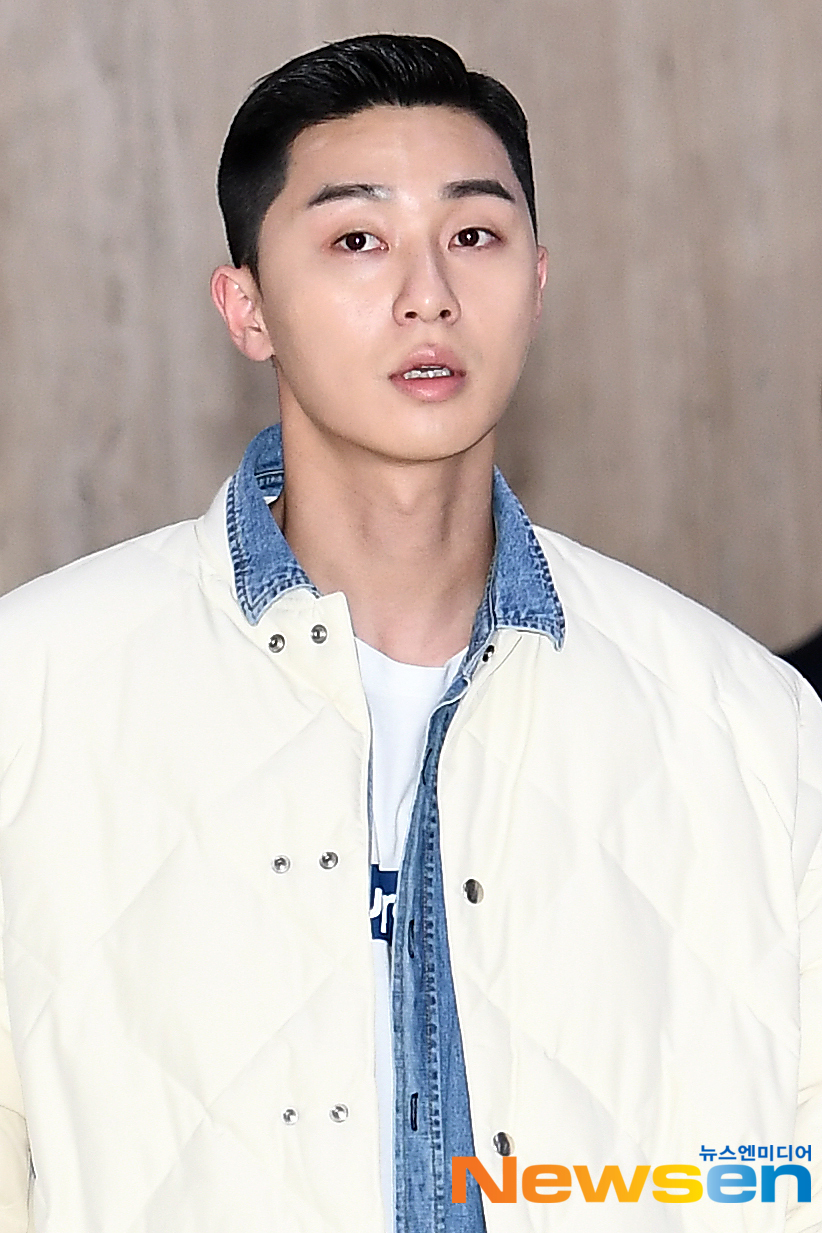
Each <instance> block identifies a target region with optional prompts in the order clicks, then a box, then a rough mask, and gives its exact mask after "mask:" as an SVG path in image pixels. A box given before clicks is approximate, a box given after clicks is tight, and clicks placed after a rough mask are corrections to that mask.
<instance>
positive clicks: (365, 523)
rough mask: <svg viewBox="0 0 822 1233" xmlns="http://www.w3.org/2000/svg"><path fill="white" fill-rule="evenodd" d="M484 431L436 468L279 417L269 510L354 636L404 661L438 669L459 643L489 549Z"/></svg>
mask: <svg viewBox="0 0 822 1233" xmlns="http://www.w3.org/2000/svg"><path fill="white" fill-rule="evenodd" d="M493 448H494V442H493V433H490V434H489V435H488V436H487V437H486V438H484V439H483V440H482V441H480V442H479V443H478V444H477V445H475V446H473V447H472V448H471V449H469V450H467V451H465V452H464V453H462V454H459V455H456V456H455V457H452V458H446V459H438V460H436V461H433V462H429V461H425V462H414V463H408V462H397V461H394V460H391V459H386V458H380V457H377V456H375V455H374V454H373V453H371V452H370V451H368V450H365V449H362V448H361V447H359V446H356V445H353V444H351V443H348V442H344V441H342V442H341V441H340V439H339V438H337V437H334V438H331V437H330V436H328V435H326V434H325V433H323V432H322V431H321V430H319V429H317V428H316V427H315V425H313V424H312V423H311V421H309V420H307V419H306V418H305V417H302V416H301V417H295V418H294V419H292V418H291V417H284V419H283V450H284V455H285V460H286V467H285V471H286V487H285V490H284V492H283V494H282V496H281V497H280V498H279V499H278V501H277V502H276V504H275V506H274V507H273V513H274V516H275V518H276V519H277V521H278V523H279V524H280V526H281V528H282V531H283V534H284V535H285V538H286V539H287V541H288V543H289V546H290V547H291V550H292V552H293V553H294V555H295V557H296V558H297V560H298V561H299V562H300V564H301V565H302V567H303V569H304V570H305V571H306V573H307V574H308V576H309V578H311V580H312V582H313V583H314V585H315V586H316V587H317V588H318V590H320V591H321V592H323V593H329V592H331V591H342V592H344V594H345V596H346V598H347V600H348V606H349V610H350V612H351V620H352V623H353V626H354V632H355V633H356V635H357V637H358V638H361V639H362V641H363V642H367V643H368V644H369V646H372V647H375V648H376V649H377V650H378V651H382V652H383V654H385V655H389V656H390V657H391V658H392V659H396V660H399V661H400V662H402V663H411V664H425V665H439V664H444V663H445V661H446V660H447V659H449V658H450V657H451V656H452V655H454V654H456V653H457V651H460V650H462V648H463V647H465V646H466V645H467V643H468V640H469V638H470V635H471V629H472V627H473V623H474V615H475V613H476V610H477V606H478V605H479V602H480V600H481V598H482V594H483V591H484V588H485V581H486V578H487V575H488V568H489V566H490V563H491V558H492V555H493V550H494V527H493V516H492V507H491V482H492V468H493Z"/></svg>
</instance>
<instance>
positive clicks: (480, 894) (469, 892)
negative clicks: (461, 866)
mask: <svg viewBox="0 0 822 1233" xmlns="http://www.w3.org/2000/svg"><path fill="white" fill-rule="evenodd" d="M462 893H463V894H464V895H465V898H466V899H467V900H468V902H469V903H482V901H483V898H484V897H485V891H484V890H483V889H482V883H481V882H478V881H477V879H476V878H469V879H468V881H467V882H466V883H465V884H464V885H463V888H462Z"/></svg>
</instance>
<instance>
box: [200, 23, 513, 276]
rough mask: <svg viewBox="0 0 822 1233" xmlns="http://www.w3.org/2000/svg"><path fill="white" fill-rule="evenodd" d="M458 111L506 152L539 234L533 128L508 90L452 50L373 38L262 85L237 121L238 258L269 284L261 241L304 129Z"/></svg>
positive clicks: (230, 193)
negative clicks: (376, 110)
mask: <svg viewBox="0 0 822 1233" xmlns="http://www.w3.org/2000/svg"><path fill="white" fill-rule="evenodd" d="M383 106H391V107H430V106H436V107H451V108H453V109H455V110H458V111H466V112H469V113H470V114H471V115H474V116H476V117H477V119H479V120H481V121H482V122H483V123H484V124H486V125H487V126H488V128H490V129H491V130H492V132H494V133H495V134H496V135H497V137H498V138H499V140H500V141H501V142H502V144H503V146H504V147H505V150H506V153H507V154H508V158H509V161H510V163H511V168H512V170H513V172H514V175H515V176H516V177H517V180H518V181H519V183H520V185H521V187H522V191H523V193H524V195H525V200H526V202H527V203H528V212H529V214H530V216H531V225H532V227H533V229H534V235H535V236H536V233H537V211H536V199H535V193H534V174H533V169H532V166H531V148H530V145H529V142H528V121H527V119H526V117H525V113H524V111H523V110H522V108H521V107H520V105H519V103H518V102H517V100H516V99H515V98H514V96H513V94H512V93H511V91H510V90H508V89H507V88H506V87H505V86H504V85H502V83H501V82H499V81H497V80H496V79H495V78H493V77H489V76H487V75H486V74H485V73H476V72H471V71H469V70H468V69H467V68H466V67H465V65H464V64H463V62H462V60H461V58H460V57H459V55H458V54H457V52H456V51H454V49H453V48H452V47H449V46H448V44H447V43H442V42H440V40H439V39H434V38H421V37H417V36H414V35H407V34H366V35H360V36H358V37H357V38H350V39H343V40H341V41H340V42H337V43H329V44H328V45H327V46H325V47H319V48H317V49H316V50H315V51H309V52H307V53H306V54H305V55H302V56H297V57H296V59H294V60H289V61H288V63H287V64H284V65H283V66H282V67H281V68H278V69H275V70H274V72H273V73H269V74H268V75H267V76H265V77H262V78H260V80H259V81H258V82H257V83H256V84H255V85H254V87H253V88H252V90H251V93H250V94H249V95H248V97H247V98H246V100H245V102H244V103H243V104H242V106H241V107H240V109H239V111H238V112H237V114H236V115H235V117H234V119H233V121H232V123H231V127H230V128H229V130H228V136H227V137H226V140H225V145H224V146H223V152H222V156H221V159H220V167H219V171H218V173H217V197H218V200H219V203H220V209H221V210H222V214H223V221H224V223H225V231H226V239H227V241H228V248H229V252H230V253H231V259H232V261H233V262H234V265H235V266H236V267H238V268H239V267H240V266H247V267H248V268H249V270H250V271H251V273H252V275H253V276H254V279H255V281H256V282H257V283H258V284H259V237H260V228H261V227H262V223H263V219H264V218H265V215H266V212H267V211H268V208H269V206H270V205H271V203H272V201H274V199H275V198H276V197H277V196H278V195H279V193H280V192H281V191H282V189H283V187H284V186H285V181H286V176H287V174H288V159H289V154H290V151H291V147H292V145H293V143H294V141H295V140H296V138H297V137H298V136H299V135H300V133H301V132H303V130H304V129H307V128H310V127H311V126H312V125H315V124H323V123H324V122H325V121H327V120H338V119H344V118H345V117H347V116H353V115H356V114H357V112H360V111H365V110H367V109H368V108H370V107H383Z"/></svg>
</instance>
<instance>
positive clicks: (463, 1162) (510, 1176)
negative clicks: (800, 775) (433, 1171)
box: [451, 1156, 517, 1203]
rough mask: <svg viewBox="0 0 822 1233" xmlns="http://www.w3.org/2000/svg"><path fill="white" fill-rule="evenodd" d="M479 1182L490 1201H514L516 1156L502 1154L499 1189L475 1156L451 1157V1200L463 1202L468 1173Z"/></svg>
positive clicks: (515, 1196) (515, 1195)
mask: <svg viewBox="0 0 822 1233" xmlns="http://www.w3.org/2000/svg"><path fill="white" fill-rule="evenodd" d="M469 1172H470V1173H471V1174H472V1176H473V1178H474V1180H475V1181H477V1182H479V1188H480V1190H481V1191H482V1192H483V1194H486V1195H487V1196H488V1198H489V1199H490V1200H491V1202H492V1203H516V1201H517V1158H516V1156H504V1157H503V1159H502V1189H501V1190H500V1188H499V1186H498V1185H497V1183H496V1182H495V1181H494V1179H493V1177H492V1176H491V1174H490V1173H489V1172H488V1170H487V1169H486V1167H485V1165H484V1164H482V1162H481V1161H479V1160H477V1158H476V1156H452V1157H451V1202H452V1203H464V1202H465V1189H466V1183H467V1180H468V1173H469Z"/></svg>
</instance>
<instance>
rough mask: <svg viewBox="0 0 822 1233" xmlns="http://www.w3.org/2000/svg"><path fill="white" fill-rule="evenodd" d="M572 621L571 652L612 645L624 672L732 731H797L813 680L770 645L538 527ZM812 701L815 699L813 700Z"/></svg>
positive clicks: (645, 578) (655, 582) (629, 568)
mask: <svg viewBox="0 0 822 1233" xmlns="http://www.w3.org/2000/svg"><path fill="white" fill-rule="evenodd" d="M535 530H536V533H537V537H538V539H539V541H540V544H541V546H542V548H543V551H544V552H545V556H546V559H547V561H548V564H549V567H550V570H551V574H552V576H553V579H554V582H555V584H556V588H557V592H558V594H559V597H560V601H561V603H562V605H563V609H564V611H565V618H566V630H567V633H566V649H567V651H568V652H569V655H570V657H571V658H575V657H576V656H577V654H580V655H586V654H587V655H592V654H596V648H600V650H601V651H602V649H603V648H604V647H608V648H610V655H611V657H612V658H616V659H617V661H618V662H619V663H620V664H621V665H622V668H621V670H622V671H624V672H628V673H631V674H632V675H634V676H636V675H637V674H638V673H639V674H643V675H644V676H645V677H646V679H647V678H649V677H652V678H653V679H654V680H655V681H656V683H657V687H658V688H659V689H661V690H662V691H664V692H667V693H669V694H672V695H675V696H676V697H678V698H679V699H681V700H682V701H684V702H687V701H690V702H691V703H692V704H693V705H695V706H697V707H699V708H700V709H701V710H702V711H704V712H707V713H709V714H710V715H712V716H714V717H716V719H717V721H718V722H720V723H722V724H723V725H724V724H726V723H730V724H731V726H732V727H733V728H735V729H736V730H741V729H746V730H748V731H750V732H753V731H754V730H758V731H759V732H761V733H764V734H767V735H768V736H769V737H773V738H774V739H778V735H777V734H778V733H779V732H780V731H781V732H782V733H785V732H786V731H787V730H788V729H789V728H790V729H791V730H793V729H795V725H796V722H797V716H798V710H799V705H800V699H804V700H805V701H806V703H807V700H808V694H809V693H810V690H809V687H808V686H807V685H806V683H805V682H804V681H803V680H802V678H801V677H800V676H799V674H798V673H797V672H796V671H795V670H794V669H793V668H791V667H790V665H789V664H786V663H784V662H783V661H782V660H780V659H778V658H777V657H776V656H775V655H773V654H772V653H771V652H770V651H769V650H767V648H766V647H764V646H762V645H761V644H760V643H758V642H757V641H756V640H755V639H753V638H751V637H750V636H749V635H748V634H746V633H744V632H743V631H742V630H740V629H737V628H736V627H735V626H733V625H731V624H730V623H729V622H728V621H726V620H725V619H724V618H723V617H720V616H718V615H717V614H716V613H715V612H712V611H710V609H708V608H706V607H704V606H703V605H702V604H699V603H697V602H696V601H695V600H692V599H689V598H688V597H687V596H685V595H682V594H680V593H679V592H677V591H675V590H673V589H672V588H671V587H669V586H667V585H666V584H665V583H663V582H659V581H658V580H657V579H655V578H651V577H649V576H648V575H647V574H644V573H642V572H641V571H640V570H637V569H634V568H633V567H632V566H629V565H625V564H623V563H622V562H620V561H615V560H613V559H612V558H610V557H607V556H604V555H603V554H601V553H598V552H595V551H594V550H593V549H591V548H586V547H584V546H583V545H581V544H577V543H575V542H574V541H573V540H570V539H567V538H566V537H565V536H563V535H559V534H558V533H556V532H554V531H547V530H544V529H543V528H535ZM814 703H815V699H811V700H810V704H811V705H813V704H814Z"/></svg>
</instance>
